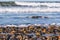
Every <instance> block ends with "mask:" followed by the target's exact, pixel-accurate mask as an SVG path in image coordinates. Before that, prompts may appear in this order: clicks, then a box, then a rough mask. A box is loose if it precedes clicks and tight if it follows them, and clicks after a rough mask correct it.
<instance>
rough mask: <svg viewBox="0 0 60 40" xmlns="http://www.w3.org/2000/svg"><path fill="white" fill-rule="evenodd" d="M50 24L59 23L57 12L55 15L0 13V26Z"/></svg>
mask: <svg viewBox="0 0 60 40" xmlns="http://www.w3.org/2000/svg"><path fill="white" fill-rule="evenodd" d="M16 8H17V7H16ZM12 10H13V9H12ZM30 16H47V17H49V18H36V19H33V18H28V17H30ZM51 23H60V13H59V12H56V13H42V12H26V13H24V12H0V25H9V24H15V25H19V24H51Z"/></svg>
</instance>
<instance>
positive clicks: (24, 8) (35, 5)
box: [0, 1, 60, 13]
mask: <svg viewBox="0 0 60 40" xmlns="http://www.w3.org/2000/svg"><path fill="white" fill-rule="evenodd" d="M0 5H3V7H0V12H17V13H19V12H60V2H57V3H56V2H53V3H50V2H49V1H48V3H47V2H45V3H44V2H42V3H41V2H0ZM17 6H18V7H17ZM12 9H13V10H12ZM53 9H54V10H53Z"/></svg>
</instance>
